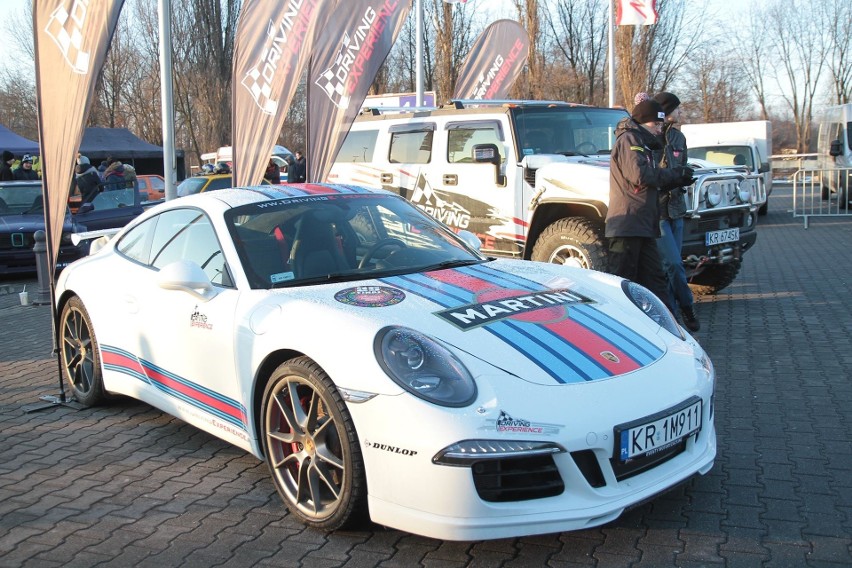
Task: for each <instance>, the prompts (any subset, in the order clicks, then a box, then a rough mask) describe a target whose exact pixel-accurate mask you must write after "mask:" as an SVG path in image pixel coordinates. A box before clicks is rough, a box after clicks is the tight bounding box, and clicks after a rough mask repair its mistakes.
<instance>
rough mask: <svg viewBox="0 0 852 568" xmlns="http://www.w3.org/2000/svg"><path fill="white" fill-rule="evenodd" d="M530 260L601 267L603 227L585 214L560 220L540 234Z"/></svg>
mask: <svg viewBox="0 0 852 568" xmlns="http://www.w3.org/2000/svg"><path fill="white" fill-rule="evenodd" d="M530 259H531V260H537V261H539V262H550V263H553V264H563V265H565V264H567V265H568V266H578V267H580V268H591V269H593V270H604V269H606V241H605V240H604V236H603V230H602V226H601V224H600V223H598V222H596V221H593V220H591V219H586V218H584V217H568V218H566V219H559V220H558V221H556V222H555V223H552V224H551V225H549V226H548V227H547V228H546V229H545V230H544V231H542V233H541V235H539V237H538V240H537V241H536V242H535V245H534V246H533V250H532V255H531V257H530Z"/></svg>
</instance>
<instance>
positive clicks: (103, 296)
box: [56, 184, 716, 540]
mask: <svg viewBox="0 0 852 568" xmlns="http://www.w3.org/2000/svg"><path fill="white" fill-rule="evenodd" d="M471 243H478V241H477V240H476V237H475V236H474V235H472V234H471V233H466V232H462V234H461V235H458V236H457V235H455V234H454V233H452V232H451V231H449V230H448V229H447V228H446V227H445V226H443V225H442V224H440V223H439V222H437V221H435V220H434V219H432V218H431V217H429V216H427V215H426V214H425V213H423V212H422V211H420V210H419V209H417V208H415V207H414V206H413V205H411V204H410V203H409V202H408V201H406V200H405V199H403V198H401V197H399V196H397V195H393V194H391V193H386V192H383V191H373V190H367V189H363V188H359V187H354V186H342V185H316V184H298V185H282V186H258V187H251V188H241V189H227V190H221V191H216V192H213V193H208V194H201V195H195V196H189V197H185V198H181V199H177V200H173V201H169V202H167V203H163V204H161V205H158V206H157V207H155V208H153V209H151V210H149V211H147V212H146V213H145V214H143V215H142V216H140V217H139V218H138V219H137V220H135V221H134V222H132V223H131V224H130V225H128V226H127V227H126V228H124V229H123V230H122V231H121V232H119V233H118V234H117V235H116V236H115V237H114V238H112V239H110V240H109V241H108V242H106V243H105V244H103V245H102V247H101V248H100V250H99V251H98V252H96V253H94V254H92V255H91V256H89V257H86V258H84V259H81V260H79V261H77V262H75V263H73V264H72V265H71V266H69V267H68V268H66V269H65V270H64V271H63V272H62V274H61V276H60V279H59V282H58V287H57V294H56V298H57V313H58V314H60V316H59V318H58V334H59V338H60V343H61V358H62V362H63V367H64V369H63V371H64V374H65V377H66V379H67V381H68V383H69V384H70V386H71V389H72V390H73V394H74V396H75V397H76V399H77V400H78V401H80V402H82V403H84V404H89V405H94V404H101V403H104V402H108V401H109V398H110V395H114V394H121V395H127V396H130V397H133V398H136V399H139V400H142V401H145V402H147V403H149V404H151V405H153V406H155V407H157V408H160V409H162V410H163V411H165V412H168V413H170V414H173V415H174V416H177V417H179V418H181V419H182V420H185V421H186V422H189V423H191V424H193V425H195V426H197V427H198V428H201V429H202V430H204V431H206V432H209V433H211V434H213V435H215V436H218V437H220V438H222V439H223V440H226V441H228V442H230V443H233V444H235V445H237V446H239V447H241V448H244V449H245V450H247V451H249V452H251V453H252V454H254V455H255V456H257V457H258V458H260V459H264V460H265V461H266V462H267V463H268V465H269V469H270V472H271V474H272V479H273V480H274V483H275V486H276V488H277V490H278V492H279V493H280V494H281V497H282V498H283V499H284V501H285V502H286V504H287V506H288V507H289V509H290V511H291V512H292V514H293V515H295V516H296V517H298V518H299V519H301V521H303V522H304V523H307V524H309V525H312V526H315V527H319V528H323V529H329V530H330V529H336V528H340V527H343V526H351V525H352V524H354V523H357V522H358V521H360V520H366V518H367V517H369V518H370V519H372V521H374V522H376V523H379V524H382V525H387V526H390V527H394V528H397V529H401V530H405V531H409V532H412V533H417V534H420V535H424V536H429V537H434V538H439V539H446V540H480V539H492V538H503V537H512V536H519V535H527V534H537V533H548V532H558V531H565V530H573V529H582V528H586V527H590V526H595V525H600V524H603V523H606V522H608V521H611V520H613V519H615V518H616V517H618V516H619V515H620V514H621V513H622V512H623V511H624V510H625V509H626V508H628V507H630V506H632V505H635V504H637V503H640V502H642V501H645V500H647V499H649V498H651V497H653V496H654V495H657V494H659V493H661V492H663V491H665V490H667V489H669V488H671V487H673V486H674V485H677V484H679V483H681V482H683V481H684V480H686V479H687V478H689V477H691V476H692V475H694V474H696V473H701V474H703V473H706V472H707V471H709V470H710V468H711V467H712V466H713V460H714V458H715V455H716V434H715V430H714V426H713V388H714V382H715V373H714V370H713V366H712V364H711V362H710V360H709V359H708V357H707V355H706V354H705V353H704V351H703V350H702V348H701V347H700V346H699V345H698V343H697V342H696V341H695V340H693V339H692V338H691V337H690V336H689V335H687V334H686V333H684V332H683V330H682V329H681V328H680V327H678V325H677V323H676V322H675V320H674V319H673V318H672V316H671V314H670V313H669V312H668V311H667V310H666V308H665V307H664V306H663V304H662V303H661V302H660V301H658V300H657V299H656V298H655V297H654V296H653V295H652V294H650V293H649V292H648V291H647V290H646V289H645V288H643V287H641V286H639V285H637V284H634V283H632V282H629V281H626V280H622V279H620V278H616V277H614V276H611V275H607V274H603V273H599V272H594V271H589V270H582V269H577V268H570V267H565V266H557V265H553V264H543V263H534V262H527V261H519V260H495V259H492V258H485V257H483V256H481V255H480V254H479V252H478V251H477V248H478V246H477V244H471Z"/></svg>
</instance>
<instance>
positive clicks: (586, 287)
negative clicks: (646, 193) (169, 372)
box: [305, 260, 674, 385]
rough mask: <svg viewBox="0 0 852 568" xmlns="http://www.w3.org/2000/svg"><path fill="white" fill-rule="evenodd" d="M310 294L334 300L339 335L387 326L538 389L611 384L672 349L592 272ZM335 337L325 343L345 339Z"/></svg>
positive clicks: (493, 273) (424, 276) (550, 269)
mask: <svg viewBox="0 0 852 568" xmlns="http://www.w3.org/2000/svg"><path fill="white" fill-rule="evenodd" d="M311 288H312V289H313V290H314V293H315V294H319V295H326V294H328V295H330V296H333V298H334V302H331V303H332V304H334V303H335V302H336V305H337V307H333V306H332V307H331V308H330V309H332V310H334V311H335V313H336V318H337V319H336V320H335V321H336V322H337V323H338V325H335V326H334V328H336V329H337V330H347V329H348V330H350V331H352V330H356V329H357V330H358V333H359V334H372V335H370V337H373V336H375V334H376V333H377V332H378V331H379V330H380V329H382V328H383V327H385V326H388V325H398V326H404V327H408V328H411V329H414V330H417V331H419V332H421V333H424V334H427V335H429V336H431V337H433V338H435V339H437V340H439V341H441V342H442V343H444V344H445V345H447V346H449V347H451V348H454V349H455V350H457V352H459V353H460V354H461V355H462V356H464V355H465V354H466V355H467V356H471V357H475V358H476V359H478V360H480V361H482V362H484V363H486V364H488V365H490V366H491V367H492V368H496V369H500V370H502V371H504V372H508V373H511V374H512V375H515V376H517V377H519V378H522V379H524V380H526V381H529V382H532V383H536V384H543V385H554V384H560V383H585V382H589V381H596V380H602V379H609V378H612V377H615V376H619V375H624V374H627V373H632V372H634V371H637V370H638V369H641V368H643V367H646V366H648V365H651V364H653V363H654V362H655V361H657V360H658V359H659V358H661V357H662V356H663V354H664V353H665V351H666V343H665V341H664V340H663V339H662V338H661V336H664V335H665V332H663V333H661V329H660V328H659V326H657V325H656V324H655V323H654V322H653V321H652V320H651V319H650V318H648V317H647V316H645V315H644V314H643V313H641V312H640V311H639V310H638V309H637V308H636V307H635V306H634V305H633V304H632V303H631V302H630V300H629V299H628V298H627V297H626V296H625V295H624V293H623V292H622V290H621V286H620V279H617V278H614V277H612V276H610V275H607V274H602V273H598V272H594V271H590V270H582V269H570V268H566V267H561V266H556V265H552V264H545V263H534V262H522V261H510V260H499V261H492V262H488V263H486V264H481V265H475V266H468V267H463V268H457V269H449V270H440V271H433V272H426V273H420V274H408V275H404V276H394V277H388V278H381V279H378V280H370V281H365V282H358V283H357V284H356V285H353V283H341V284H338V285H336V286H334V285H324V286H322V287H321V288H322V289H323V290H322V291H320V290H318V289H317V288H316V287H311ZM311 288H308V289H305V291H308V290H310V289H311ZM313 299H314V300H317V299H319V298H317V297H316V296H314V298H313ZM330 300H331V298H326V299H325V301H322V300H321V301H320V303H321V304H326V305H328V304H327V303H326V302H329V301H330ZM340 304H344V305H345V306H347V307H345V308H342V307H341V306H340ZM314 306H316V304H314ZM341 308H342V309H341ZM350 317H351V318H354V319H355V320H358V321H357V322H356V321H354V320H350V321H349V322H346V321H345V319H348V318H350ZM326 329H328V328H326ZM336 333H337V332H336V331H333V330H331V329H329V330H328V331H326V334H327V339H328V340H329V341H334V342H335V343H337V344H340V343H341V342H345V341H346V339H345V337H341V338H335V337H334V336H335V334H336ZM362 337H363V336H362ZM672 339H674V338H673V337H672Z"/></svg>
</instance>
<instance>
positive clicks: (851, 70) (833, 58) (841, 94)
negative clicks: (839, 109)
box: [822, 0, 852, 104]
mask: <svg viewBox="0 0 852 568" xmlns="http://www.w3.org/2000/svg"><path fill="white" fill-rule="evenodd" d="M822 7H823V9H824V10H826V18H825V21H826V22H827V24H828V25H827V26H826V28H825V30H826V33H827V36H828V41H829V70H830V72H831V81H832V86H833V88H834V94H833V99H834V102H835V104H845V103H848V102H850V100H852V4H850V3H849V2H835V1H834V0H823V1H822Z"/></svg>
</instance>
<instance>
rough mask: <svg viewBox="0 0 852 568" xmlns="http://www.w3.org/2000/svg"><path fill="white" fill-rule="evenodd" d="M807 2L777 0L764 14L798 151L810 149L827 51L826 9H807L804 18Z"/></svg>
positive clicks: (775, 69)
mask: <svg viewBox="0 0 852 568" xmlns="http://www.w3.org/2000/svg"><path fill="white" fill-rule="evenodd" d="M808 6H810V4H808ZM808 6H805V5H804V4H803V3H802V2H801V1H800V0H775V1H774V2H773V3H772V4H771V5H770V6H769V8H768V9H767V11H766V12H765V16H764V21H765V22H766V32H765V33H767V35H768V36H769V37H770V38H771V42H772V52H773V61H774V64H773V68H774V71H775V80H776V82H777V84H778V87H779V89H780V91H781V98H782V99H783V100H784V102H785V103H786V105H787V107H788V108H789V110H790V112H791V113H792V114H793V122H794V123H795V126H796V150H797V151H798V152H807V151H808V148H809V146H810V141H811V123H812V120H813V104H814V96H815V94H816V92H817V90H818V89H819V79H820V75H821V74H822V70H823V68H824V67H825V59H826V55H827V49H826V44H827V42H826V39H825V35H824V34H823V30H824V29H825V25H826V22H825V21H824V20H823V17H824V15H825V12H823V11H822V10H808V12H809V14H810V15H809V17H808V18H801V17H800V14H802V13H804V10H806V9H807V8H808Z"/></svg>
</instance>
